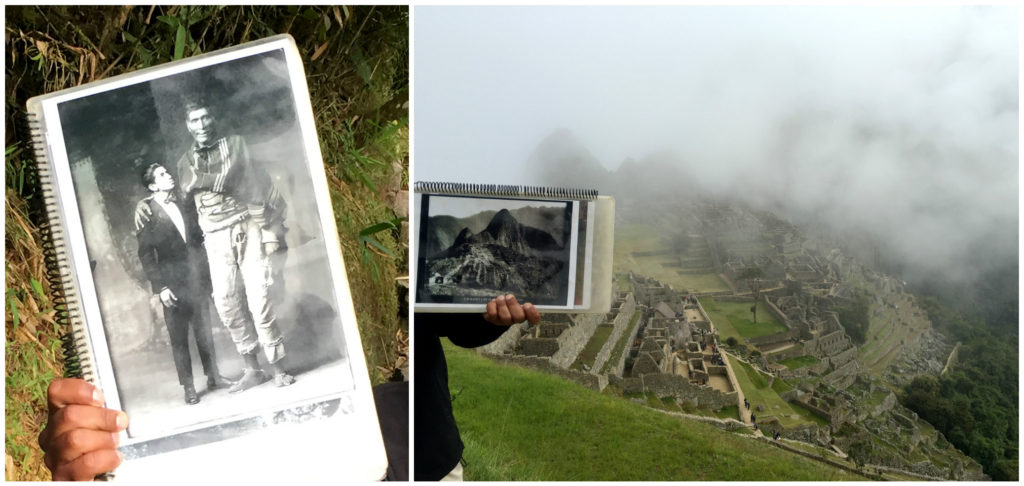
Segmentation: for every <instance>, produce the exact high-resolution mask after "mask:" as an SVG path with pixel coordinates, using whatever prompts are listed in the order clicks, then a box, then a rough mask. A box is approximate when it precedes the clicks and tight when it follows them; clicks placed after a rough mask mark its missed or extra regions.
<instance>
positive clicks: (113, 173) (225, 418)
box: [56, 48, 358, 448]
mask: <svg viewBox="0 0 1024 486" xmlns="http://www.w3.org/2000/svg"><path fill="white" fill-rule="evenodd" d="M295 75H296V73H295V71H292V70H290V69H289V64H288V59H287V56H286V52H285V49H280V48H279V49H271V50H263V51H260V52H256V53H253V54H251V55H248V54H247V55H241V56H237V57H235V58H231V59H229V60H224V61H220V62H216V63H212V64H211V63H208V62H207V63H196V64H195V67H183V68H180V69H175V70H168V74H166V75H161V76H159V77H156V78H153V79H148V80H144V81H140V82H131V83H128V84H123V85H115V87H113V88H108V87H102V88H101V89H100V90H99V91H98V92H87V93H84V94H82V95H81V96H77V97H74V98H72V99H69V100H67V101H62V102H59V103H58V104H57V105H56V106H57V112H58V113H59V126H60V132H61V133H60V135H61V137H62V139H63V146H64V147H65V149H66V156H67V161H68V164H69V165H70V172H71V179H72V181H73V186H74V192H73V194H72V192H71V191H70V190H69V189H67V188H64V189H62V193H61V195H60V197H61V198H62V199H67V198H72V197H73V198H74V199H75V201H74V202H75V204H76V205H77V209H78V214H79V215H80V219H81V224H82V232H83V233H84V237H85V238H84V239H85V246H86V250H87V255H88V263H89V270H90V273H91V286H92V287H94V288H95V294H96V297H97V298H96V301H97V302H98V307H99V309H98V311H99V315H100V316H101V320H102V333H103V335H104V337H105V339H104V340H105V344H106V349H107V350H108V351H109V363H110V370H109V371H110V373H112V375H113V381H114V383H115V384H116V387H114V388H112V387H110V386H107V387H106V394H107V397H108V399H110V398H111V397H112V396H113V397H114V398H115V399H116V400H117V401H118V402H119V405H120V408H121V409H122V410H124V411H125V412H126V413H128V414H129V415H130V416H131V424H130V426H129V428H128V431H127V433H128V437H129V438H130V440H131V441H132V442H141V441H154V440H156V439H163V441H164V442H163V445H162V446H161V447H163V448H167V447H170V448H174V447H186V446H188V445H190V444H188V443H187V442H188V440H187V438H188V437H192V436H194V435H195V433H196V431H202V430H204V429H209V430H214V429H218V428H219V429H223V428H224V427H225V426H229V425H232V424H235V426H236V428H237V427H242V428H244V424H245V423H246V419H249V418H251V417H253V416H256V415H258V414H263V415H266V414H273V413H275V412H280V411H281V410H285V409H295V408H296V407H299V408H302V409H308V410H314V409H315V410H316V411H317V413H334V412H336V411H337V408H338V407H337V404H338V400H337V399H338V397H339V396H340V395H339V394H340V393H342V392H345V391H346V390H351V389H352V388H353V387H354V378H353V371H352V368H351V366H352V365H351V364H350V360H349V356H348V353H347V352H346V336H345V335H344V332H343V329H342V324H341V321H340V319H341V315H342V314H341V312H340V311H339V304H338V302H339V301H340V300H341V299H345V300H347V299H348V295H347V287H345V288H344V292H345V294H346V295H343V296H341V295H339V294H338V288H337V287H336V285H335V282H336V280H337V278H336V277H335V276H332V265H331V264H330V262H329V261H328V260H329V258H330V257H329V255H328V252H338V248H337V244H336V243H334V244H333V246H332V245H329V244H328V242H334V241H336V240H333V239H325V232H324V228H323V226H322V224H323V223H322V221H323V220H322V219H321V212H322V210H320V209H318V201H317V199H316V198H315V197H314V196H313V195H314V194H315V193H316V190H315V188H314V179H313V177H312V175H311V173H310V168H309V167H310V164H309V162H308V160H309V158H310V157H311V155H310V151H311V149H310V148H309V147H308V146H307V145H306V140H308V138H307V137H305V136H304V133H303V130H309V127H303V126H302V123H303V119H302V116H301V115H300V111H299V108H298V102H297V100H296V96H295V91H293V86H292V84H293V83H294V82H295V79H296V78H295ZM298 75H299V76H301V69H299V70H298ZM144 79H145V78H144ZM298 79H301V78H298ZM303 88H304V85H303ZM314 153H315V156H316V165H315V166H314V167H317V170H319V165H320V161H319V151H318V150H317V151H315V152H314ZM321 177H322V175H321ZM320 204H326V205H327V208H326V211H328V212H329V211H330V203H329V201H326V202H323V201H322V202H320ZM331 231H334V228H331ZM332 236H333V235H332ZM81 275H82V274H81V272H80V274H79V278H80V279H81V278H82V277H81ZM340 278H341V279H344V275H341V276H340ZM87 313H88V309H87ZM353 325H354V323H353ZM89 326H95V324H94V323H89ZM95 331H96V329H94V328H93V327H91V328H90V332H95ZM355 340H356V341H358V338H355ZM97 362H99V363H101V364H100V365H99V366H100V368H101V369H100V370H99V371H100V375H101V376H102V375H103V374H104V372H105V370H104V369H102V368H103V366H102V363H103V362H106V359H97ZM115 388H116V389H115ZM330 400H333V402H330ZM321 402H330V403H332V404H333V405H331V406H330V407H317V406H316V404H317V403H321ZM341 403H342V408H344V407H345V405H344V403H345V402H344V400H342V402H341ZM275 420H277V419H275ZM237 424H243V425H237ZM186 432H188V433H191V435H189V434H186ZM174 437H182V440H181V442H182V443H181V444H172V445H171V446H168V445H167V441H168V440H172V441H173V438H174ZM168 438H170V439H168Z"/></svg>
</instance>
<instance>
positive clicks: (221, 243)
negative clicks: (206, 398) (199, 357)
mask: <svg viewBox="0 0 1024 486" xmlns="http://www.w3.org/2000/svg"><path fill="white" fill-rule="evenodd" d="M204 238H205V241H204V244H205V246H206V255H207V258H209V260H210V280H211V283H212V284H213V303H214V307H216V308H217V313H218V314H220V320H221V322H223V323H224V326H225V327H227V328H228V332H229V333H230V334H231V339H232V340H233V341H234V342H235V348H236V349H237V350H238V352H239V353H241V354H248V353H251V352H252V351H253V350H254V349H256V346H257V345H260V346H262V347H263V352H264V353H265V354H266V356H267V361H269V362H270V363H276V362H278V361H279V360H280V359H281V358H284V343H283V339H282V337H281V331H280V330H279V329H278V327H277V323H276V322H275V320H276V316H275V314H274V306H273V304H272V302H271V295H272V292H273V287H274V285H275V282H274V275H275V273H274V268H273V262H272V260H273V259H274V258H273V257H272V256H265V255H263V250H262V248H261V246H262V235H261V232H260V227H259V225H258V224H256V223H255V222H253V221H252V218H246V219H245V220H243V221H240V222H238V223H235V224H233V225H231V226H228V227H226V228H224V229H220V230H217V231H211V232H208V233H206V234H205V235H204ZM246 309H248V311H249V314H250V315H251V316H252V325H249V324H250V320H249V316H247V315H246ZM254 329H255V335H253V330H254Z"/></svg>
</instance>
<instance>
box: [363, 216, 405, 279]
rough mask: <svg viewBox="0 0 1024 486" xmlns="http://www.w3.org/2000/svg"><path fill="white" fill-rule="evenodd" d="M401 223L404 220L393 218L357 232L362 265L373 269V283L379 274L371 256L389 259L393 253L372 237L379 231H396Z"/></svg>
mask: <svg viewBox="0 0 1024 486" xmlns="http://www.w3.org/2000/svg"><path fill="white" fill-rule="evenodd" d="M402 221H405V218H394V219H391V220H388V221H382V222H380V223H377V224H372V225H370V226H367V227H365V228H363V229H362V230H361V231H359V241H360V242H361V243H362V248H363V263H364V264H367V265H370V266H371V268H372V269H373V279H374V281H376V280H377V279H378V278H379V272H378V270H377V262H376V261H375V260H374V258H373V254H374V253H377V254H379V255H386V256H390V257H394V256H395V252H393V251H391V250H390V249H389V248H387V247H386V246H384V245H382V244H381V243H380V241H377V238H376V237H375V236H374V235H376V234H377V233H380V232H381V231H396V230H398V225H400V224H402Z"/></svg>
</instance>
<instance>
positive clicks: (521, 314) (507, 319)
mask: <svg viewBox="0 0 1024 486" xmlns="http://www.w3.org/2000/svg"><path fill="white" fill-rule="evenodd" d="M484 320H486V321H487V322H490V323H491V324H494V325H497V326H511V325H512V324H517V323H520V322H523V321H530V324H536V323H538V322H540V311H539V310H537V308H536V307H534V306H533V304H531V303H529V302H527V303H525V304H522V305H520V304H519V301H517V300H516V296H514V295H512V294H508V295H499V296H497V297H495V298H493V299H491V301H490V302H488V303H487V312H485V313H484Z"/></svg>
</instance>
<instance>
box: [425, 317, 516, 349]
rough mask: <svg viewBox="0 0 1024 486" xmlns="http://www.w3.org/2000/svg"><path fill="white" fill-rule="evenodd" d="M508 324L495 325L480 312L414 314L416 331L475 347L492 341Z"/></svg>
mask: <svg viewBox="0 0 1024 486" xmlns="http://www.w3.org/2000/svg"><path fill="white" fill-rule="evenodd" d="M509 327H510V326H497V325H494V324H491V323H490V322H487V321H486V320H484V318H483V315H481V314H475V313H471V314H432V313H423V312H420V313H417V314H416V332H426V333H430V334H434V335H437V336H444V337H447V338H448V339H449V340H450V341H451V342H452V343H454V344H455V345H456V346H461V347H463V348H475V347H477V346H483V345H485V344H489V343H491V342H494V340H495V339H498V337H500V336H501V335H502V334H504V333H505V331H507V330H508V328H509Z"/></svg>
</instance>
